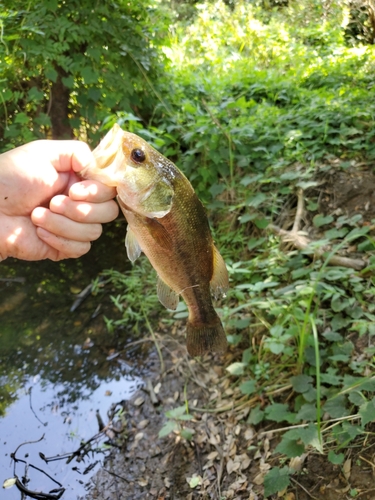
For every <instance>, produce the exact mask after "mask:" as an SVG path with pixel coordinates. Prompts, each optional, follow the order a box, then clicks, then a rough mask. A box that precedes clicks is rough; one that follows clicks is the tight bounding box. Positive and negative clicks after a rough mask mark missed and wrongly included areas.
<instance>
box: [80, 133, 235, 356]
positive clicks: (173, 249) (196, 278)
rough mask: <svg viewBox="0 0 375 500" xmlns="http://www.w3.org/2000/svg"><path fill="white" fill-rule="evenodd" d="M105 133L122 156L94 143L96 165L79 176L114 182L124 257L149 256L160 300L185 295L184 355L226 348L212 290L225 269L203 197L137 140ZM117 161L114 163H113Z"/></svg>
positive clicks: (169, 303)
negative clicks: (123, 220)
mask: <svg viewBox="0 0 375 500" xmlns="http://www.w3.org/2000/svg"><path fill="white" fill-rule="evenodd" d="M111 133H112V137H110V139H111V142H112V144H113V143H115V145H116V148H117V149H118V148H120V147H121V153H122V157H121V156H119V155H118V151H113V149H112V150H111V148H110V147H109V148H108V149H107V148H106V147H102V148H101V149H100V145H99V148H98V149H99V152H98V153H96V150H94V155H97V164H98V167H99V169H100V168H101V169H102V170H100V171H99V170H98V168H94V169H90V168H88V169H87V171H86V172H85V176H86V177H87V178H93V179H97V180H100V181H101V182H103V183H104V184H108V185H116V187H117V191H118V202H119V205H120V207H121V209H122V211H123V213H124V216H125V218H126V220H127V222H128V230H127V235H126V240H125V243H126V248H127V253H128V256H129V258H130V260H131V261H134V260H135V259H136V258H137V257H138V256H139V255H140V253H141V251H143V253H145V255H146V256H147V257H148V259H149V260H150V262H151V264H152V266H153V267H154V269H155V270H156V272H157V274H158V284H157V292H158V297H159V300H160V301H161V303H162V304H163V305H164V306H166V307H167V308H169V309H172V310H173V309H176V307H177V305H178V297H179V295H181V296H182V297H183V298H184V300H185V302H186V305H187V307H188V310H189V318H188V322H187V348H188V351H189V353H190V354H191V355H193V356H196V355H201V354H203V353H205V352H207V351H216V352H222V351H224V350H225V348H226V345H227V341H226V336H225V332H224V329H223V327H222V324H221V321H220V319H219V317H218V315H217V313H216V311H215V309H214V307H213V304H212V300H211V293H213V294H214V295H215V296H217V295H219V294H221V293H224V292H225V290H226V289H227V287H228V275H227V270H226V267H225V263H224V261H223V259H222V257H221V256H220V254H219V252H218V250H217V249H216V247H215V246H214V243H213V240H212V236H211V232H210V228H209V224H208V220H207V216H206V213H205V209H204V207H203V205H202V203H201V202H200V201H199V199H198V197H197V196H196V194H195V192H194V190H193V188H192V186H191V184H190V182H189V181H188V179H187V178H186V177H185V176H184V175H183V174H182V172H180V171H179V170H178V169H177V167H176V166H175V165H174V164H173V163H172V162H170V161H169V160H168V159H167V158H165V157H163V156H162V155H161V154H160V153H159V152H157V151H156V150H154V149H153V148H152V147H151V146H149V145H148V144H147V143H146V142H145V141H143V139H141V138H139V137H137V136H135V135H134V134H130V133H127V132H124V131H122V130H121V129H118V128H117V129H116V130H115V133H113V132H112V131H111ZM119 135H121V141H119V140H118V137H119ZM105 140H106V138H105V139H104V140H103V141H105ZM103 141H102V142H103ZM101 144H102V143H101ZM104 146H105V142H104ZM109 146H111V145H109ZM103 150H104V154H103ZM111 154H112V159H111V161H108V156H110V155H111ZM121 161H122V162H123V164H120V163H121ZM116 162H117V163H118V166H117V167H114V166H113V164H114V163H116ZM101 165H104V167H101ZM134 165H135V166H134ZM131 169H133V170H131ZM106 171H107V172H106ZM124 173H125V174H126V175H124ZM108 176H109V177H110V179H107V177H108ZM129 178H130V181H129V180H128V179H129ZM136 178H137V179H136ZM106 181H107V182H106Z"/></svg>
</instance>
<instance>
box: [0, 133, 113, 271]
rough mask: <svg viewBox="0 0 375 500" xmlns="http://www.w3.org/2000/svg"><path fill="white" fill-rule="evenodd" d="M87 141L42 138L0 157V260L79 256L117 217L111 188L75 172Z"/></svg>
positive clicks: (88, 157)
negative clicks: (81, 176)
mask: <svg viewBox="0 0 375 500" xmlns="http://www.w3.org/2000/svg"><path fill="white" fill-rule="evenodd" d="M91 161H93V156H92V153H91V151H90V149H89V147H88V146H87V144H85V143H83V142H79V141H52V140H41V141H35V142H31V143H30V144H26V145H24V146H21V147H19V148H16V149H14V150H11V151H8V152H6V153H4V154H2V155H0V260H3V259H5V258H7V257H16V258H18V259H24V260H41V259H51V260H54V261H58V260H62V259H67V258H71V257H80V256H81V255H83V254H85V253H87V252H88V251H89V250H90V247H91V243H90V242H91V241H93V240H96V239H97V238H99V236H100V234H101V232H102V227H101V224H102V223H105V222H109V221H111V220H113V219H115V218H116V217H117V215H118V207H117V204H116V202H115V201H114V200H113V199H112V198H114V196H115V195H116V190H115V188H110V187H107V186H104V185H103V184H101V183H99V182H96V181H82V180H81V179H80V177H79V176H78V175H77V173H78V172H80V170H82V168H83V167H85V166H87V165H88V164H89V163H90V162H91Z"/></svg>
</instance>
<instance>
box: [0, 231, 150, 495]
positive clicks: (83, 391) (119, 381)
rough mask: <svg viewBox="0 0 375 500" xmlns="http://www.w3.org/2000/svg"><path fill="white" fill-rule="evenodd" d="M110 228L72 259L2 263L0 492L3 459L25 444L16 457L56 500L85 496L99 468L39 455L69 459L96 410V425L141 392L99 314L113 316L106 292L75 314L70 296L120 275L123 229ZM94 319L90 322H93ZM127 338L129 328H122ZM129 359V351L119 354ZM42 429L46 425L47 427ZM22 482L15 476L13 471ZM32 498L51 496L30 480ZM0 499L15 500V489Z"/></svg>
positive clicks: (6, 472)
mask: <svg viewBox="0 0 375 500" xmlns="http://www.w3.org/2000/svg"><path fill="white" fill-rule="evenodd" d="M118 225H119V223H118V222H117V223H113V224H112V225H108V227H107V229H106V232H105V234H104V235H103V236H102V238H101V239H100V240H99V241H98V242H96V243H95V244H94V246H93V249H92V250H91V252H90V253H89V254H88V255H87V256H84V257H83V258H81V259H79V260H69V261H63V262H61V263H53V262H49V261H43V262H36V263H27V262H22V261H14V260H6V261H4V262H2V263H1V264H0V278H1V280H0V342H1V350H0V383H1V387H0V450H1V453H0V483H1V485H2V483H3V481H4V480H5V479H7V478H8V477H12V473H13V471H12V466H11V460H10V454H11V453H12V452H14V451H15V449H16V448H17V447H18V446H19V445H20V444H21V443H23V442H26V441H35V440H38V439H40V438H41V436H42V435H43V434H44V438H43V440H42V441H41V442H39V443H35V444H30V445H26V446H24V447H22V448H21V449H20V450H19V451H18V453H17V456H18V457H19V458H23V459H24V458H25V455H28V457H27V461H29V463H33V465H35V466H38V467H41V468H43V469H44V470H46V469H47V471H48V473H49V474H51V476H52V477H54V478H56V479H57V480H58V481H59V482H60V483H62V484H63V485H64V487H66V488H68V490H67V491H66V492H65V493H64V495H63V498H69V499H73V498H79V497H80V496H82V495H84V493H85V487H84V484H85V483H86V482H87V481H88V479H89V475H92V474H93V473H95V471H96V470H97V468H98V467H100V461H98V456H96V457H92V459H93V462H92V467H93V468H92V470H91V471H90V474H83V472H84V471H85V470H86V469H87V466H88V465H89V464H88V463H85V464H82V466H81V465H79V466H78V469H76V470H73V467H77V463H73V462H72V463H71V464H69V465H66V463H65V461H62V462H51V463H49V464H48V465H46V464H45V463H44V462H42V461H41V459H40V457H39V452H42V453H44V455H46V456H49V455H50V456H51V455H56V454H61V453H67V452H72V451H74V449H76V448H77V447H78V446H79V443H80V442H81V440H85V439H89V438H90V437H91V436H92V435H94V434H95V433H97V431H98V422H97V417H96V411H97V410H99V412H100V414H101V416H102V418H103V419H105V417H106V413H107V410H108V409H109V407H110V406H111V404H112V403H116V402H118V401H121V400H124V399H129V397H130V396H131V394H132V393H133V392H134V391H135V389H136V388H137V387H138V386H139V385H140V384H141V383H142V382H141V379H140V377H139V369H138V363H137V361H136V359H135V358H134V357H133V358H132V359H129V354H125V351H124V346H125V344H126V343H127V342H129V341H130V340H131V339H129V338H127V337H126V332H125V331H124V332H122V333H121V335H120V334H118V333H116V334H112V335H109V334H108V333H107V330H106V328H105V325H104V321H103V318H102V316H101V315H99V316H98V315H97V311H98V308H101V311H102V313H105V314H106V315H108V316H110V317H115V315H116V313H117V310H116V309H115V308H113V307H112V305H111V301H110V299H109V296H108V293H100V291H99V293H98V294H97V295H95V296H92V295H91V296H90V297H89V298H88V299H86V300H85V302H83V303H82V304H81V305H80V307H79V308H78V309H77V310H76V311H75V312H74V313H71V312H70V307H71V306H72V303H73V302H74V296H75V295H74V294H76V293H77V292H78V291H79V290H82V289H83V288H85V287H86V286H87V285H88V283H90V282H91V280H93V279H95V278H96V277H97V276H98V275H99V273H100V272H101V271H102V270H103V269H106V268H107V269H108V268H111V267H114V268H116V269H117V270H119V271H125V268H126V266H127V260H126V258H125V250H124V244H123V238H124V233H125V228H124V226H121V227H120V228H119V227H118ZM94 313H95V314H94ZM129 330H130V328H129ZM126 352H128V351H126ZM45 424H46V425H45ZM18 467H19V466H18ZM17 473H18V475H19V476H20V477H21V476H22V474H23V471H22V467H21V469H20V470H18V471H17ZM30 475H31V477H32V481H35V483H34V485H35V488H34V489H40V490H43V491H46V492H47V491H49V490H50V489H52V488H54V487H56V485H55V486H54V484H53V483H52V484H51V481H50V480H49V479H48V478H47V477H46V476H43V475H41V474H40V473H37V471H35V470H34V471H31V470H30ZM30 489H33V488H30ZM1 498H4V499H5V500H19V498H21V496H20V493H19V492H18V491H17V490H16V488H15V487H13V488H11V489H9V490H8V489H7V490H4V491H3V493H2V496H1Z"/></svg>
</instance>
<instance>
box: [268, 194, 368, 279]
mask: <svg viewBox="0 0 375 500" xmlns="http://www.w3.org/2000/svg"><path fill="white" fill-rule="evenodd" d="M297 197H298V202H297V211H296V216H295V219H294V223H293V228H292V230H291V231H286V230H285V229H282V228H281V227H279V226H275V225H274V224H270V225H269V226H268V228H269V229H270V230H271V231H272V232H273V233H274V234H276V235H277V236H280V237H281V239H282V240H283V241H284V242H290V243H292V244H293V245H294V246H295V247H296V248H298V249H299V250H306V249H308V248H309V247H311V244H312V243H314V242H313V241H312V240H310V239H309V238H307V237H306V236H304V235H302V234H300V233H299V227H300V223H301V219H302V216H303V213H304V209H305V208H304V199H303V191H302V189H299V190H298V192H297ZM330 250H331V248H330V247H329V246H324V247H320V248H315V249H313V248H312V252H313V254H314V256H315V257H316V258H320V257H323V256H324V254H325V253H326V252H327V251H330ZM328 262H329V264H331V265H332V266H342V267H348V268H350V269H355V270H356V271H361V270H362V269H363V268H365V267H366V266H367V262H366V261H365V260H362V259H352V258H349V257H341V256H340V255H332V256H331V257H330V258H329V260H328Z"/></svg>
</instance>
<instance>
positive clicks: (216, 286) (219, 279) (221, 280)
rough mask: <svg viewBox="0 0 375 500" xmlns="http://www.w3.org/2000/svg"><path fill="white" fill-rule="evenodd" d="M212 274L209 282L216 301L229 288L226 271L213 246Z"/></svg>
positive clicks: (217, 251) (218, 253)
mask: <svg viewBox="0 0 375 500" xmlns="http://www.w3.org/2000/svg"><path fill="white" fill-rule="evenodd" d="M213 259H214V272H213V275H212V278H211V281H210V287H211V293H212V295H213V296H214V297H215V299H218V298H219V297H220V296H224V295H225V292H226V291H227V290H228V288H229V277H228V270H227V267H226V265H225V262H224V259H223V257H222V256H221V255H220V252H219V250H218V249H217V248H216V247H215V245H214V246H213Z"/></svg>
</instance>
